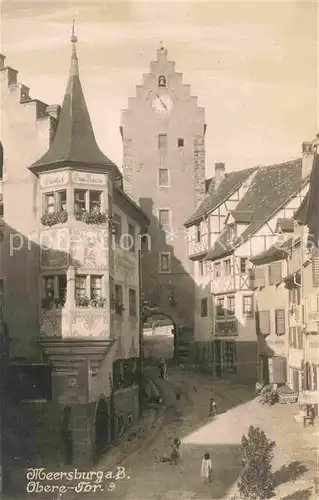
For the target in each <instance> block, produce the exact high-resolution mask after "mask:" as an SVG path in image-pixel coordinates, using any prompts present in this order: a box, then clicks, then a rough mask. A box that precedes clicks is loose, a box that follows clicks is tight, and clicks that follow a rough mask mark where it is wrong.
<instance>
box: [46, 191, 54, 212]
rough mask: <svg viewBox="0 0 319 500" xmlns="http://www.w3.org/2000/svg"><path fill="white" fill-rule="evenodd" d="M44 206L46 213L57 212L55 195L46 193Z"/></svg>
mask: <svg viewBox="0 0 319 500" xmlns="http://www.w3.org/2000/svg"><path fill="white" fill-rule="evenodd" d="M44 206H45V208H44V209H45V212H46V213H48V214H52V213H54V212H55V202H54V193H46V194H45V195H44Z"/></svg>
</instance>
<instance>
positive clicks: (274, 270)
mask: <svg viewBox="0 0 319 500" xmlns="http://www.w3.org/2000/svg"><path fill="white" fill-rule="evenodd" d="M281 279H282V272H281V262H273V263H272V264H270V269H269V284H270V285H275V284H276V283H280V281H281Z"/></svg>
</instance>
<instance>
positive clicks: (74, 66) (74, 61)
mask: <svg viewBox="0 0 319 500" xmlns="http://www.w3.org/2000/svg"><path fill="white" fill-rule="evenodd" d="M74 25H75V19H73V22H72V35H71V43H72V56H71V68H70V75H74V76H76V75H78V74H79V65H78V57H77V55H76V46H75V44H76V43H77V41H78V39H77V36H76V34H75V28H74Z"/></svg>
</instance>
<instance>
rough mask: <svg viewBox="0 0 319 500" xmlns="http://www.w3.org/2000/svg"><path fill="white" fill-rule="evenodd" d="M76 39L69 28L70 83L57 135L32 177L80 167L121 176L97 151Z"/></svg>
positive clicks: (33, 170)
mask: <svg viewBox="0 0 319 500" xmlns="http://www.w3.org/2000/svg"><path fill="white" fill-rule="evenodd" d="M76 42H77V37H76V35H75V30H74V21H73V24H72V35H71V43H72V55H71V65H70V74H69V80H68V84H67V87H66V91H65V95H64V99H63V104H62V109H61V113H60V118H59V122H58V126H57V131H56V135H55V137H54V140H53V142H52V144H51V146H50V148H49V150H48V151H47V152H46V153H45V154H44V156H42V158H40V159H39V160H38V161H37V162H35V163H34V164H33V165H31V167H29V168H30V170H31V171H32V172H34V173H35V174H38V173H39V172H42V171H45V170H53V169H56V168H61V167H63V166H72V165H77V164H78V165H80V166H81V167H82V168H83V167H87V168H89V169H90V170H91V169H92V168H95V169H97V170H100V171H101V170H104V171H105V169H107V170H108V171H109V172H110V173H111V172H112V173H113V174H114V177H115V178H118V177H120V176H121V173H120V171H119V169H118V167H117V166H116V165H115V164H114V163H113V162H112V161H111V160H109V158H107V156H105V155H104V154H103V153H102V151H101V150H100V148H99V147H98V145H97V143H96V140H95V136H94V131H93V127H92V123H91V119H90V115H89V112H88V109H87V105H86V102H85V98H84V94H83V90H82V85H81V81H80V78H79V68H78V58H77V54H76V48H75V44H76Z"/></svg>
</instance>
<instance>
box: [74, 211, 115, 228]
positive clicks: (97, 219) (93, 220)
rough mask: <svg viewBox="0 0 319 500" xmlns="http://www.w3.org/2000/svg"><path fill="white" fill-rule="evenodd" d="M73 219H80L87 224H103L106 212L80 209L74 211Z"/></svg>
mask: <svg viewBox="0 0 319 500" xmlns="http://www.w3.org/2000/svg"><path fill="white" fill-rule="evenodd" d="M74 217H75V220H78V221H82V222H84V223H85V224H89V225H99V224H105V223H106V222H107V221H108V219H109V218H108V215H107V213H100V212H95V211H88V210H82V211H81V212H75V213H74Z"/></svg>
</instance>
